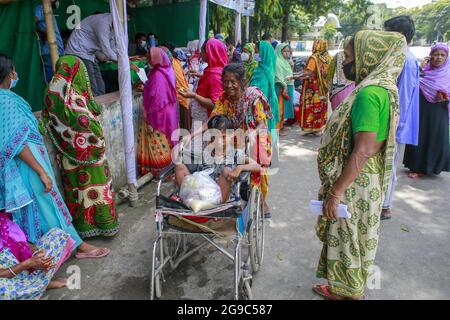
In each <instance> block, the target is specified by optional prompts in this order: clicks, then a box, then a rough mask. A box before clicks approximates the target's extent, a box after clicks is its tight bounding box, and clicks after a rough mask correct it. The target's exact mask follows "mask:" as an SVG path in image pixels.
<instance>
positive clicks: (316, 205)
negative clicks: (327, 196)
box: [309, 200, 352, 219]
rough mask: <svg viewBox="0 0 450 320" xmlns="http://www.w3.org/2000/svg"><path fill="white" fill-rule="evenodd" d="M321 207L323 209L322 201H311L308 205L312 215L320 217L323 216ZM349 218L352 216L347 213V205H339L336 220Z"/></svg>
mask: <svg viewBox="0 0 450 320" xmlns="http://www.w3.org/2000/svg"><path fill="white" fill-rule="evenodd" d="M322 207H323V201H318V200H311V202H310V204H309V208H310V210H311V212H312V214H313V215H315V216H321V215H322V214H323V213H322ZM351 217H352V214H351V213H350V212H348V210H347V205H345V204H339V207H338V218H347V219H350V218H351Z"/></svg>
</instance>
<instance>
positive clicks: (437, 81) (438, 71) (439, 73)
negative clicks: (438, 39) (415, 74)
mask: <svg viewBox="0 0 450 320" xmlns="http://www.w3.org/2000/svg"><path fill="white" fill-rule="evenodd" d="M438 49H440V50H443V51H445V52H447V60H445V62H444V64H442V65H441V66H440V67H438V68H436V67H433V65H432V64H431V62H429V63H428V64H427V65H426V66H425V68H424V69H423V71H424V73H425V75H424V76H423V77H422V78H420V90H421V91H422V94H423V95H424V96H425V99H427V101H428V102H431V103H436V102H438V101H437V93H438V91H440V92H443V93H446V94H447V95H449V96H450V60H449V58H448V51H449V50H448V46H447V45H446V44H445V43H436V44H435V45H434V46H433V47H432V48H431V52H430V56H431V55H432V54H433V52H434V51H436V50H438Z"/></svg>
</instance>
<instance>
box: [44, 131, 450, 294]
mask: <svg viewBox="0 0 450 320" xmlns="http://www.w3.org/2000/svg"><path fill="white" fill-rule="evenodd" d="M319 140H320V138H315V137H304V136H302V135H301V132H300V129H299V128H298V127H295V128H292V129H291V130H290V131H289V132H288V134H287V136H286V137H283V138H282V140H281V147H280V157H279V163H280V170H279V172H278V174H276V175H275V176H273V177H271V179H270V185H271V189H270V205H271V208H272V215H273V219H271V221H270V222H269V223H268V224H267V225H266V238H265V239H266V242H265V244H266V246H265V257H264V264H263V266H262V268H261V270H260V271H259V273H258V274H257V275H256V276H255V278H254V281H253V294H254V296H255V298H256V299H308V300H309V299H319V298H318V297H317V296H316V295H315V294H313V293H312V291H311V287H312V286H313V285H314V284H315V283H316V282H317V281H318V280H317V279H316V278H315V268H316V264H317V261H318V258H319V254H320V249H321V243H320V242H319V240H318V239H317V237H316V235H315V231H314V224H315V219H314V218H313V217H312V216H311V214H310V212H309V208H308V207H309V201H310V200H311V199H316V198H317V191H318V189H319V178H318V175H317V166H316V155H317V152H316V150H317V148H318V145H319ZM398 176H399V181H398V185H397V188H396V194H395V199H394V203H393V218H392V219H391V220H388V221H382V222H381V223H382V228H381V236H380V242H379V247H378V253H377V258H376V261H375V264H376V265H377V266H378V267H379V270H380V272H381V273H380V274H381V280H380V283H379V284H380V288H378V289H373V290H368V291H367V297H368V298H369V299H448V298H449V297H450V271H449V270H450V247H449V243H450V202H449V201H448V199H449V197H450V174H449V173H442V174H441V175H440V176H436V177H425V178H421V179H418V180H411V179H409V178H408V177H407V176H406V171H405V169H403V167H401V168H400V169H399V171H398ZM141 192H142V193H143V198H142V200H141V206H140V207H139V208H130V207H128V206H127V205H122V206H119V207H118V212H119V219H120V223H121V231H120V233H119V235H118V236H117V237H116V238H114V239H110V240H102V239H98V240H92V241H90V242H92V243H93V244H96V245H103V246H108V247H110V248H111V249H112V253H111V254H110V255H109V256H108V257H107V258H105V259H101V260H76V259H71V260H69V261H68V262H67V263H66V264H65V265H63V267H62V269H61V270H60V271H59V272H58V276H60V277H68V276H70V274H67V273H66V271H67V268H69V267H70V266H71V265H77V266H79V267H80V271H81V289H80V290H68V289H66V288H64V289H58V290H50V291H48V292H47V293H46V295H45V296H44V299H148V298H149V285H150V278H149V274H150V271H151V250H152V243H153V240H154V238H155V235H156V232H155V225H154V198H155V195H154V192H155V184H154V183H152V184H150V185H148V186H146V187H144V189H143V190H142V191H141ZM232 286H233V264H232V263H231V262H230V261H229V260H228V259H227V258H225V257H224V256H223V255H221V254H220V253H219V252H218V251H216V250H212V249H211V248H209V247H207V248H206V249H204V250H203V251H200V252H199V253H196V254H195V255H194V256H192V257H191V258H190V259H188V260H187V261H185V262H184V263H182V264H181V265H180V267H179V268H178V269H177V270H175V271H173V272H171V273H168V274H166V282H165V283H164V284H163V298H165V299H232V297H233V293H232V292H233V290H232Z"/></svg>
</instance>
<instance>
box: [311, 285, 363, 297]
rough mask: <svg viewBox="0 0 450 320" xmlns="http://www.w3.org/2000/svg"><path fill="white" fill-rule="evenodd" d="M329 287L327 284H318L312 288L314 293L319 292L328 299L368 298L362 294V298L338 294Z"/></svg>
mask: <svg viewBox="0 0 450 320" xmlns="http://www.w3.org/2000/svg"><path fill="white" fill-rule="evenodd" d="M329 288H330V286H329V285H327V284H316V285H315V286H314V287H313V288H312V290H313V292H314V293H316V294H318V295H319V296H321V297H323V298H325V299H327V300H366V296H362V297H361V299H357V298H350V297H343V296H338V295H336V294H333V293H331V291H330V289H329Z"/></svg>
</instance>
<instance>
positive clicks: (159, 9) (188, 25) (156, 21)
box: [128, 1, 200, 47]
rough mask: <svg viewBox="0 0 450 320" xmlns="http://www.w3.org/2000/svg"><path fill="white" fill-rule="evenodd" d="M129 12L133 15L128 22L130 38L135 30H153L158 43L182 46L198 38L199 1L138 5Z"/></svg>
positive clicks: (146, 31)
mask: <svg viewBox="0 0 450 320" xmlns="http://www.w3.org/2000/svg"><path fill="white" fill-rule="evenodd" d="M130 12H131V14H132V16H133V19H132V20H131V21H130V23H129V24H128V30H129V34H130V40H132V39H134V35H135V34H136V33H137V32H145V33H148V32H154V33H155V34H157V35H158V37H159V43H164V42H171V43H173V44H174V45H176V46H182V47H185V46H186V45H187V43H188V42H189V41H191V40H195V39H198V27H199V19H200V1H191V2H182V3H178V4H172V5H158V6H152V7H138V8H134V9H132V10H130ZM131 36H132V37H133V38H132V37H131Z"/></svg>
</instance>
